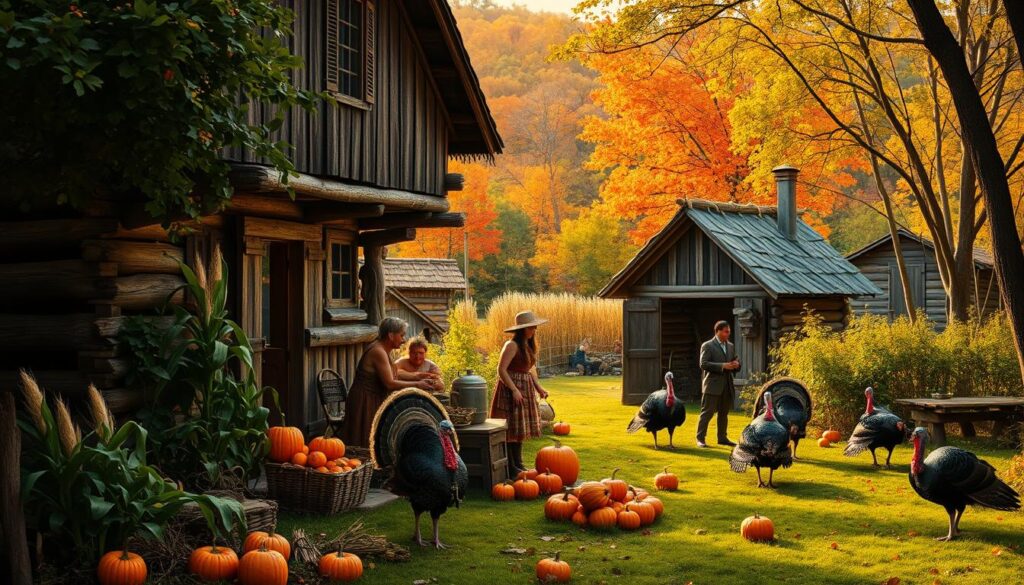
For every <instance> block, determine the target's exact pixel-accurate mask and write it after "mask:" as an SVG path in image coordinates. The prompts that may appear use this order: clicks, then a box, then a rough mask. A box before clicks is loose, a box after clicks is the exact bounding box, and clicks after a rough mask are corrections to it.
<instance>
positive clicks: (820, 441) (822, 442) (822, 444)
mask: <svg viewBox="0 0 1024 585" xmlns="http://www.w3.org/2000/svg"><path fill="white" fill-rule="evenodd" d="M818 446H819V447H825V448H828V447H831V446H832V441H829V440H828V439H826V438H825V437H822V438H820V439H818Z"/></svg>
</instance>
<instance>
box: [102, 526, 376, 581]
mask: <svg viewBox="0 0 1024 585" xmlns="http://www.w3.org/2000/svg"><path fill="white" fill-rule="evenodd" d="M291 552H292V548H291V544H290V543H289V542H288V539H286V538H285V537H284V536H282V535H280V534H275V533H273V532H269V533H268V532H262V531H255V532H250V533H249V534H248V535H247V536H246V537H245V542H244V543H243V544H242V558H238V555H237V554H236V553H235V551H234V550H233V549H231V548H230V547H226V546H217V545H216V544H214V545H211V546H203V547H199V548H197V549H195V550H194V551H192V555H191V556H190V557H189V561H188V571H189V573H190V574H192V575H195V576H196V577H198V578H199V579H200V580H202V581H234V580H235V579H238V583H239V584H240V585H286V584H287V583H288V558H289V557H290V556H291ZM318 572H319V574H320V576H322V577H324V578H326V579H328V580H330V581H333V582H349V581H355V580H357V579H359V578H360V577H362V575H363V561H362V559H360V558H359V557H358V556H356V555H354V554H352V553H347V552H343V551H341V550H337V551H332V552H329V553H327V554H325V555H323V556H322V557H320V562H319V571H318ZM97 576H98V577H99V582H100V584H101V585H142V584H143V583H144V582H145V581H146V563H145V561H144V560H143V559H142V557H140V556H139V555H137V554H135V553H131V552H127V551H111V552H108V553H107V554H105V555H103V557H102V558H101V559H100V564H99V568H98V569H97Z"/></svg>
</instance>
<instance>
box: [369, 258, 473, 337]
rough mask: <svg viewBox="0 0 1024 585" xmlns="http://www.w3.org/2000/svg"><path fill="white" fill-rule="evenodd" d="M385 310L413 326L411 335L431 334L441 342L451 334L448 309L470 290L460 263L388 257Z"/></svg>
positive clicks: (442, 259)
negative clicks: (460, 268)
mask: <svg viewBox="0 0 1024 585" xmlns="http://www.w3.org/2000/svg"><path fill="white" fill-rule="evenodd" d="M384 287H385V288H384V309H385V311H386V312H387V314H388V315H389V316H392V317H398V318H400V319H404V320H405V321H406V322H407V323H409V333H410V335H412V334H420V333H422V332H423V331H424V330H429V331H430V341H431V342H432V343H440V341H441V336H442V335H443V334H444V333H446V332H447V331H448V310H449V309H451V308H452V305H453V304H454V302H455V296H456V294H460V293H464V292H465V290H466V277H465V276H463V274H462V271H461V270H459V263H458V261H456V260H451V259H447V258H387V259H385V260H384Z"/></svg>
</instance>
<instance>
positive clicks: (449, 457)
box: [441, 432, 459, 471]
mask: <svg viewBox="0 0 1024 585" xmlns="http://www.w3.org/2000/svg"><path fill="white" fill-rule="evenodd" d="M441 450H442V451H443V452H444V467H445V469H447V470H449V471H455V470H456V469H458V468H459V460H458V457H457V456H456V454H455V445H453V444H452V440H451V438H449V437H448V433H445V432H442V433H441Z"/></svg>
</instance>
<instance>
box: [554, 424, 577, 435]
mask: <svg viewBox="0 0 1024 585" xmlns="http://www.w3.org/2000/svg"><path fill="white" fill-rule="evenodd" d="M552 430H553V431H554V432H555V434H556V435H559V436H563V437H564V436H565V435H568V434H569V431H570V430H572V429H571V428H570V427H569V423H567V422H562V421H558V422H556V423H555V426H554V427H553V428H552Z"/></svg>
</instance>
